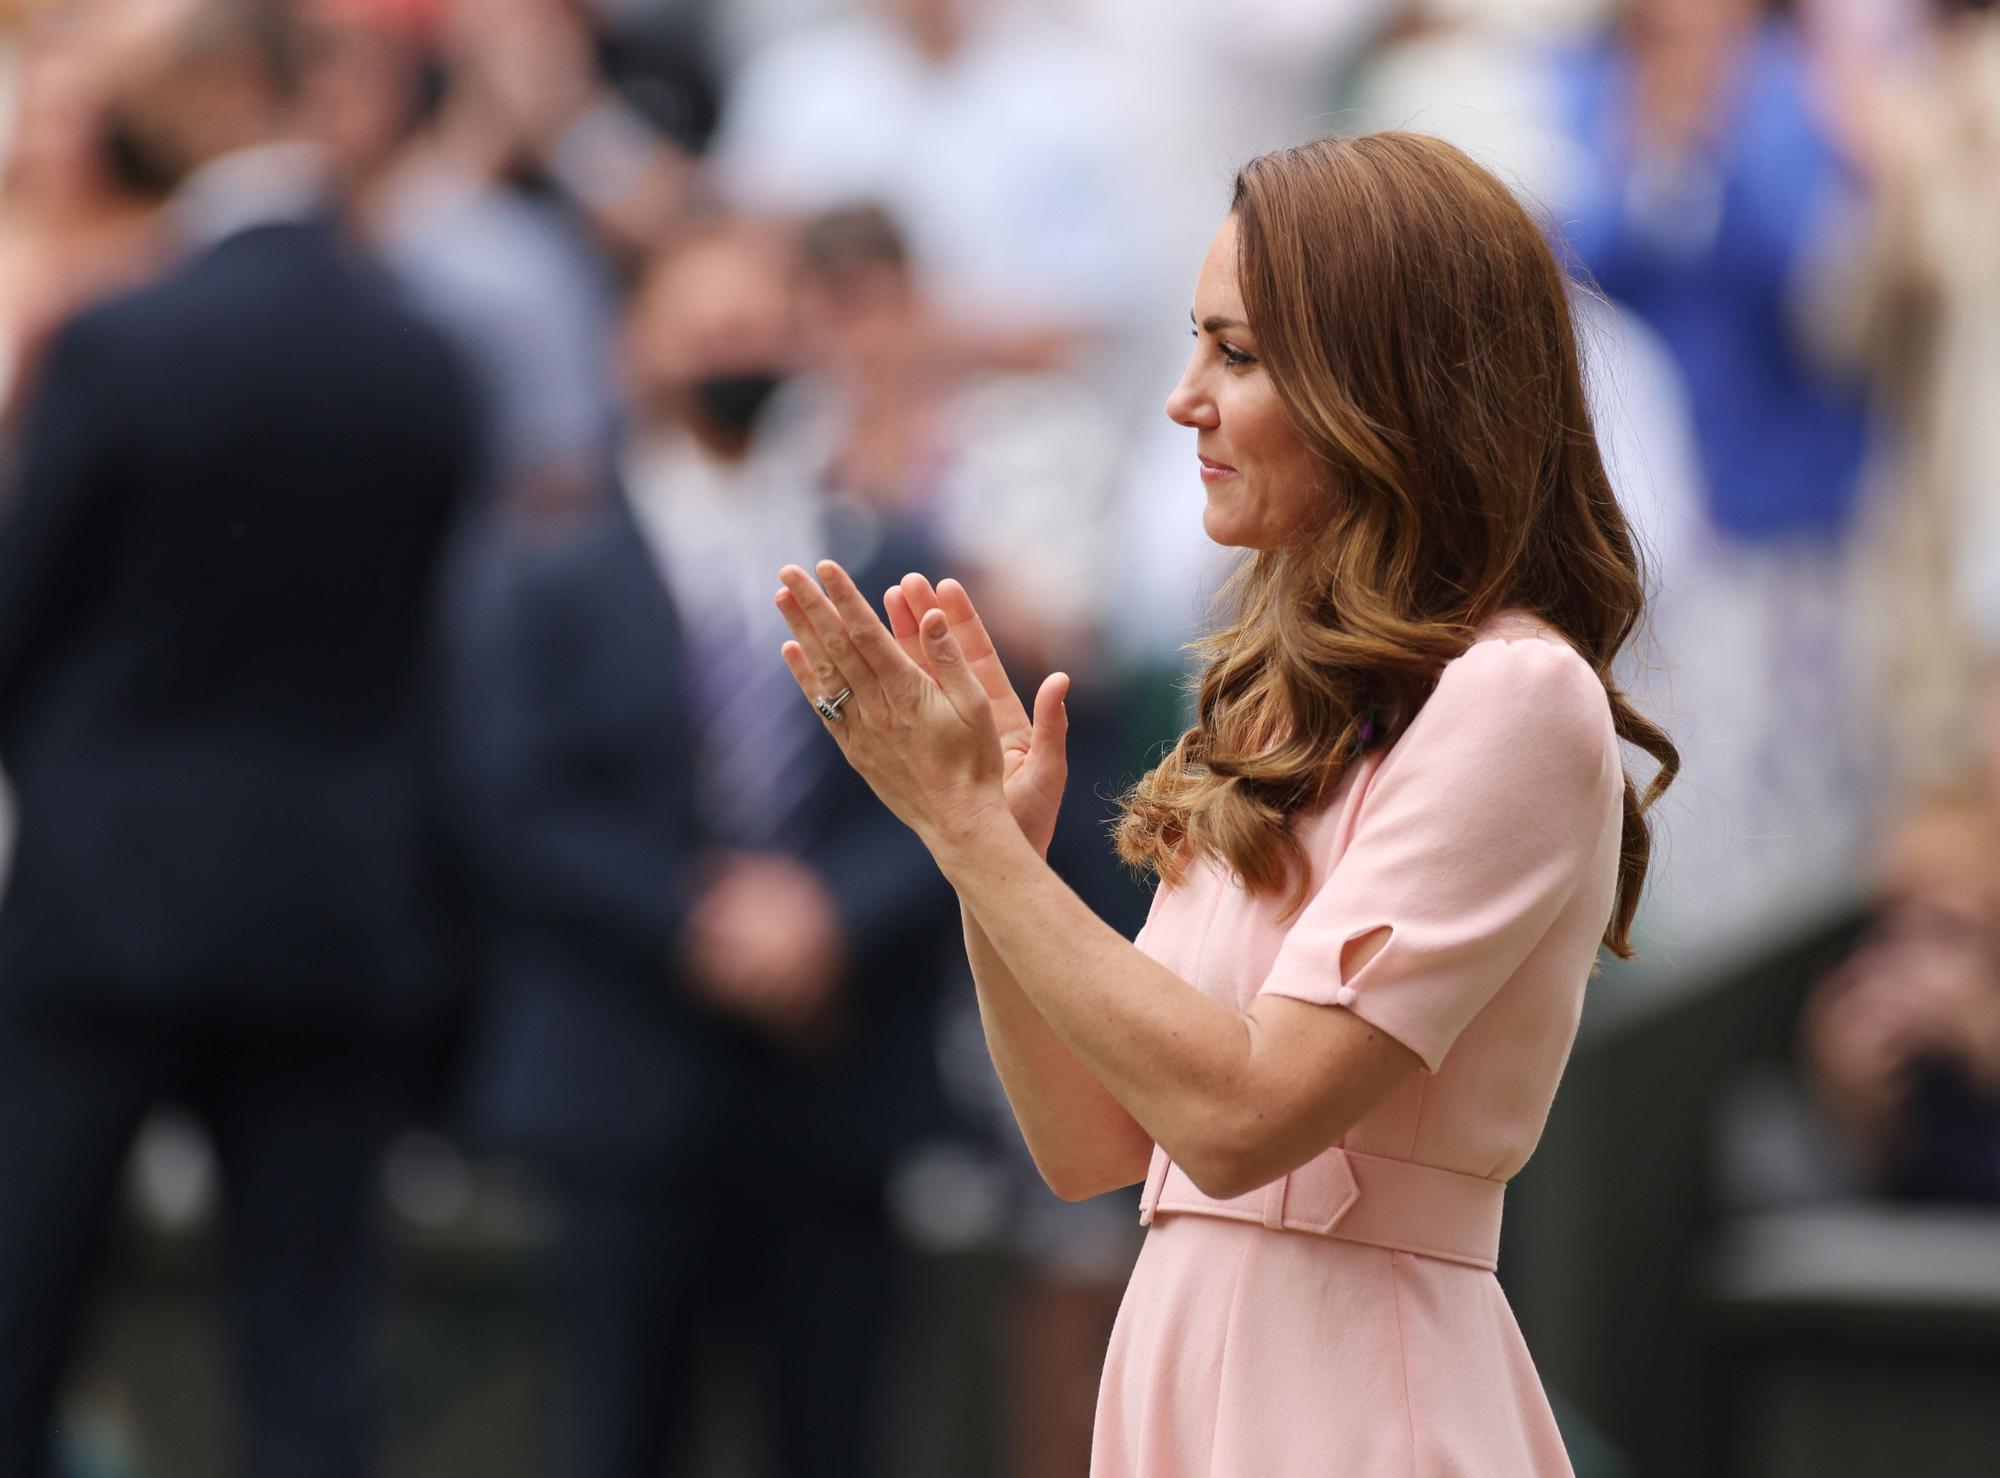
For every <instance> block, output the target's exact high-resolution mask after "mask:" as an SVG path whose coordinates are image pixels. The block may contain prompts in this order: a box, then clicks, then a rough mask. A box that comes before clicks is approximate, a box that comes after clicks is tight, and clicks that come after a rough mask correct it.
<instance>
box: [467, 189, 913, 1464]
mask: <svg viewBox="0 0 2000 1478" xmlns="http://www.w3.org/2000/svg"><path fill="white" fill-rule="evenodd" d="M630 311H631V317H630V324H629V329H628V336H627V338H628V351H627V356H626V357H627V361H628V375H629V380H630V383H631V388H632V391H633V396H634V400H635V403H636V406H637V418H636V420H637V425H636V427H635V431H634V435H633V437H632V441H631V444H630V445H629V446H628V448H627V449H626V451H625V454H624V456H623V459H622V461H623V483H624V492H625V495H626V496H625V497H624V498H623V499H621V500H619V501H617V502H616V503H615V504H614V505H613V506H612V507H611V508H610V509H608V510H607V511H606V513H605V515H604V516H603V518H602V519H600V520H599V521H597V522H596V523H595V524H593V525H592V526H591V527H590V528H589V529H588V530H586V531H584V532H583V533H581V534H580V535H579V536H578V537H577V538H575V539H574V540H571V541H567V542H565V543H564V544H562V545H560V546H557V547H552V548H547V549H543V550H540V551H535V552H532V553H530V554H529V555H528V556H527V557H526V558H525V559H524V560H523V561H522V563H521V565H520V567H519V570H518V573H517V576H516V578H515V580H514V583H513V587H512V595H511V597H510V599H508V600H507V601H506V602H504V603H503V604H502V606H501V608H500V609H501V613H502V614H501V619H500V621H499V622H498V623H496V624H495V626H494V627H493V628H492V629H490V630H489V631H487V632H486V633H485V635H484V640H483V641H482V642H481V643H480V645H479V648H478V649H477V650H476V651H475V652H474V654H473V656H472V666H471V667H470V669H469V671H470V672H471V674H472V676H473V681H472V682H471V684H470V685H469V687H468V692H467V697H468V700H469V701H468V705H467V708H466V717H467V727H466V741H465V742H466V745H467V755H468V761H467V762H468V763H469V764H470V765H471V766H473V768H474V770H475V772H476V774H477V775H478V777H479V783H480V787H481V794H482V800H481V804H480V805H479V807H478V817H479V822H480V826H481V828H482V831H481V838H482V839H481V843H480V851H481V856H482V863H483V872H484V874H485V876H486V878H487V884H488V888H489V890H490V893H489V897H490V902H491V904H492V920H493V941H492V942H493V950H492V956H491V961H490V969H491V989H490V992H489V996H488V1019H487V1022H486V1028H485V1031H484V1033H483V1046H482V1050H481V1052H480V1054H479V1068H478V1072H477V1074H476V1085H475V1090H474V1114H475V1118H476V1121H477V1122H478V1124H479V1125H480V1126H481V1129H482V1131H483V1133H484V1135H485V1136H486V1137H487V1138H488V1139H489V1140H491V1141H493V1142H497V1143H500V1144H504V1145H507V1146H510V1147H512V1148H514V1149H515V1150H517V1151H519V1152H521V1153H523V1154H525V1155H527V1156H528V1157H529V1158H530V1159H531V1160H532V1161H533V1162H535V1163H537V1164H539V1165H540V1166H541V1167H543V1168H544V1169H545V1170H546V1171H547V1172H549V1173H550V1175H551V1176H552V1178H553V1181H554V1185H555V1188H556V1190H557V1191H558V1195H559V1209H560V1212H561V1221H562V1227H561V1232H560V1235H559V1246H558V1250H557V1256H558V1260H559V1281H558V1287H559V1295H560V1303H559V1308H558V1316H559V1320H560V1324H561V1330H560V1342H561V1349H562V1362H561V1371H562V1374H561V1378H560V1396H561V1407H562V1431H563V1434H564V1435H563V1437H562V1439H561V1443H562V1449H563V1458H564V1460H565V1466H563V1467H562V1469H561V1471H565V1472H567V1473H570V1474H573V1475H575V1478H612V1475H616V1478H656V1475H657V1474H659V1473H660V1472H661V1471H662V1464H663V1463H670V1464H671V1465H672V1466H671V1469H670V1470H671V1471H675V1472H688V1471H694V1469H693V1468H691V1467H690V1466H689V1465H690V1464H691V1463H693V1462H694V1461H695V1459H694V1457H693V1455H692V1454H691V1453H690V1452H689V1451H688V1443H689V1438H690V1435H691V1428H692V1426H693V1415H694V1397H695V1395H696V1384H697V1382H696V1375H697V1372H698V1371H699V1370H700V1369H702V1368H703V1366H704V1364H706V1363H709V1360H710V1357H712V1356H714V1355H715V1354H716V1353H717V1352H718V1351H726V1350H728V1349H730V1348H731V1347H732V1346H735V1347H737V1348H741V1349H744V1350H746V1351H747V1353H748V1354H749V1356H750V1358H751V1361H752V1364H753V1366H754V1370H755V1373H756V1377H757V1378H756V1386H755V1392H754V1400H755V1402H756V1404H757V1407H758V1409H759V1411H760V1415H761V1419H760V1420H759V1422H758V1423H757V1425H758V1428H759V1430H760V1431H762V1432H764V1433H766V1434H768V1437H769V1451H768V1452H767V1454H766V1457H767V1463H768V1469H769V1471H772V1472H778V1473H788V1474H804V1473H871V1472H877V1471H880V1470H881V1461H882V1460H881V1457H880V1445H879V1444H880V1438H881V1433H880V1430H879V1427H880V1422H881V1419H882V1417H883V1415H884V1412H883V1396H884V1391H883V1389H882V1378H883V1375H884V1370H885V1357H886V1355H887V1352H888V1346H889V1341H890V1336H891V1333H892V1331H893V1330H894V1328H895V1327H896V1318H897V1310H898V1307H899V1303H898V1297H897V1294H898V1289H899V1284H900V1281H901V1273H902V1269H903V1262H904V1254H903V1252H902V1250H901V1248H900V1246H899V1244H898V1241H897V1239H896V1236H895V1234H894V1232H893V1230H892V1227H891V1223H890V1219H889V1216H888V1207H887V1199H886V1194H885V1189H886V1184H887V1180H888V1176H889V1170H890V1166H891V1164H892V1162H893V1159H894V1156H895V1155H896V1153H897V1152H898V1150H899V1149H900V1148H901V1147H902V1146H903V1145H905V1144H907V1143H908V1142H909V1141H910V1140H911V1139H912V1138H914V1137H916V1136H918V1135H921V1134H923V1133H925V1132H926V1131H927V1130H929V1129H930V1128H931V1127H932V1126H933V1125H934V1123H935V1121H936V1119H937V1117H938V1113H939V1096H938V1089H937V1084H936V1080H935V1073H934V1070H933V1067H932V1054H931V1049H930V1035H931V1033H930V1023H931V1020H932V1017H933V1014H934V1010H935V992H936V985H937V981H938V978H939V974H940V970H941V963H942V961H941V953H942V949H943V946H944V943H945V934H944V929H945V926H947V925H948V924H950V923H951V914H950V909H949V903H950V897H949V894H948V892H946V891H945V889H944V887H943V884H942V881H941V880H940V879H939V878H938V876H937V874H936V871H935V869H934V868H932V867H931V866H930V864H929V861H928V859H927V858H926V857H925V855H924V853H923V850H922V848H921V846H919V845H918V844H917V843H916V840H915V838H914V837H912V836H911V835H910V834H909V833H908V832H907V831H906V830H905V829H904V828H903V827H902V825H901V824H900V823H899V822H897V821H896V820H895V819H894V818H893V817H890V816H889V815H888V814H887V813H886V812H884V811H883V810H882V808H881V807H880V806H879V805H877V804H875V803H874V801H873V798H872V797H871V796H870V794H869V793H868V791H867V789H866V787H865V786H864V785H863V784H862V782H861V781H860V780H859V778H858V777H857V776H855V775H854V774H853V772H852V771H851V770H850V769H849V768H848V767H847V766H845V765H843V764H841V763H840V762H839V757H838V756H837V755H836V754H835V753H834V752H833V751H832V749H831V747H830V745H829V743H828V740H827V737H826V736H825V735H824V734H822V733H820V732H819V730H820V729H821V728H822V727H823V725H822V721H821V720H820V719H819V718H818V716H817V715H816V714H814V712H813V710H812V708H811V706H810V705H809V704H808V703H807V702H806V701H805V700H804V698H802V697H801V695H800V694H799V692H798V689H797V687H796V686H795V685H794V684H793V683H792V681H791V678H790V675H789V674H788V673H787V671H786V670H785V667H784V665H783V664H782V663H781V662H779V661H777V660H776V656H777V649H778V646H779V644H780V643H781V642H782V641H783V640H784V634H785V633H784V625H783V622H782V620H781V619H780V618H779V616H778V613H777V611H776V609H775V607H774V606H773V604H772V596H773V594H774V592H775V591H776V589H777V571H778V569H779V567H780V566H781V565H783V564H785V563H787V562H806V563H808V564H810V563H811V562H812V561H813V560H815V559H816V558H819V557H821V556H831V557H834V558H837V559H840V560H842V561H843V563H845V564H846V565H847V567H848V568H849V569H850V570H852V571H854V572H855V573H856V574H857V576H858V578H860V579H861V580H862V581H863V582H864V586H865V587H866V588H870V589H877V590H879V589H883V588H885V587H886V586H887V585H888V584H889V583H892V582H893V581H895V580H897V579H899V578H900V577H901V576H902V574H903V573H904V572H905V571H906V570H909V569H917V568H924V567H926V561H927V559H928V554H927V552H926V550H925V549H924V548H923V546H921V545H920V544H919V543H917V542H916V541H915V540H914V539H913V538H911V537H910V535H909V534H908V533H907V531H906V530H905V529H904V528H903V526H902V525H901V524H900V522H899V521H898V520H896V519H895V518H893V517H891V516H888V515H885V514H884V513H882V512H881V511H879V510H871V509H867V508H864V507H860V506H858V505H854V504H850V503H841V502H835V501H830V500H829V499H828V498H827V497H825V496H824V495H823V493H822V490H821V488H820V487H819V485H818V482H817V479H816V476H815V472H814V469H815V468H816V467H817V466H818V465H820V463H819V460H818V459H817V458H816V457H814V456H811V455H806V456H804V457H803V458H802V456H801V454H800V453H799V452H798V451H796V450H795V449H794V447H793V445H792V442H791V423H790V421H789V418H788V416H787V414H786V410H787V408H786V406H785V404H784V403H783V402H784V400H785V397H784V395H783V394H782V386H783V382H784V381H785V379H786V378H787V377H788V375H789V374H790V373H791V372H792V371H793V369H794V368H795V367H796V352H797V350H796V342H795V339H796V332H797V319H796V312H795V304H794V285H793V277H792V266H791V259H790V256H789V253H788V251H787V249H786V247H785V246H784V244H783V243H782V242H781V241H780V240H779V239H777V238H776V237H774V236H772V235H771V234H769V233H768V232H766V231H764V230H763V229H761V228H758V227H754V226H749V225H742V224H733V223H722V224H709V225H705V226H702V227H700V228H698V229H696V230H694V231H693V232H692V233H691V234H689V235H687V236H685V237H683V238H681V239H680V240H678V241H677V242H676V243H675V244H673V245H671V246H669V247H667V248H666V249H665V250H664V251H663V252H662V254H661V255H660V256H659V258H658V259H657V260H656V261H655V262H654V264H653V265H652V266H651V268H650V269H649V270H648V272H647V273H646V275H645V277H644V279H643V281H642V283H641V286H640V289H639V291H638V294H637V296H636V297H635V299H634V301H633V304H632V307H631V310H630ZM676 609H678V612H679V616H678V619H677V618H676V615H675V612H676Z"/></svg>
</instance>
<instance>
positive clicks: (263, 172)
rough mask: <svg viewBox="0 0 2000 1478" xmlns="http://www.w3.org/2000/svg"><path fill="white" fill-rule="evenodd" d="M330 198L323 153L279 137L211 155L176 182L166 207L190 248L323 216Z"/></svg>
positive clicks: (212, 244)
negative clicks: (273, 141)
mask: <svg viewBox="0 0 2000 1478" xmlns="http://www.w3.org/2000/svg"><path fill="white" fill-rule="evenodd" d="M330 198H331V192H330V181H329V175H328V170H327V165H326V157H325V155H324V154H323V153H321V151H320V150H319V149H318V148H316V147H315V146H314V145H312V144H307V143H301V142H298V141H296V140H280V141H278V142H275V143H269V144H254V145H252V146H251V147H249V148H247V149H237V150H234V151H232V152H230V153H228V154H222V155H218V156H217V157H216V158H214V159H211V160H210V161H209V162H208V163H206V164H204V165H202V166H201V168H199V169H197V170H196V171H195V172H194V173H193V174H191V175H189V176H188V177H187V178H186V179H185V180H183V181H182V182H181V187H180V188H179V189H178V190H176V191H175V192H174V198H173V200H172V201H171V203H170V206H169V208H170V210H171V211H172V213H173V216H174V219H175V221H176V222H177V223H178V224H179V226H180V230H181V235H182V237H183V239H184V240H186V242H187V243H188V244H189V245H190V246H193V247H209V246H214V245H215V244H216V243H217V242H220V241H222V240H224V239H225V238H226V237H230V236H234V235H236V234H237V233H238V232H239V231H247V230H249V229H250V228H251V227H252V226H266V225H271V224H273V223H276V222H297V221H309V220H314V219H317V218H319V217H322V216H324V215H325V214H326V211H327V206H328V201H329V200H330Z"/></svg>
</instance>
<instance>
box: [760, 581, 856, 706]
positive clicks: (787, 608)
mask: <svg viewBox="0 0 2000 1478" xmlns="http://www.w3.org/2000/svg"><path fill="white" fill-rule="evenodd" d="M773 599H774V600H775V602H776V604H777V607H778V614H779V615H781V616H783V617H784V618H785V625H787V626H788V627H790V628H791V631H792V636H793V640H792V641H790V642H787V643H786V646H787V647H796V648H797V649H798V658H799V665H798V666H793V665H792V662H791V659H790V658H787V659H786V666H788V667H791V668H792V676H793V678H794V679H796V680H797V682H798V685H799V687H800V688H801V689H802V690H803V691H804V693H805V695H806V697H807V698H808V699H814V698H819V697H828V698H830V697H832V696H833V695H834V694H836V693H838V692H839V691H840V690H841V689H842V688H845V687H849V686H851V685H852V682H851V679H850V678H849V677H848V676H847V674H846V672H845V671H843V670H842V668H841V666H840V664H839V663H837V662H835V661H834V660H833V658H832V656H831V655H829V654H828V652H827V650H826V643H824V642H823V641H821V640H820V636H819V631H818V629H817V628H816V627H815V626H814V625H813V624H812V622H811V621H809V620H807V619H806V613H805V611H804V610H803V609H802V608H801V607H800V605H799V603H798V601H797V599H796V598H795V597H794V596H793V595H792V592H791V591H789V590H780V591H779V592H778V593H777V595H776V596H775V597H773ZM779 650H780V652H781V653H782V652H783V650H784V648H780V649H779ZM802 669H803V670H802ZM856 696H857V697H859V696H860V695H859V691H858V690H857V692H856Z"/></svg>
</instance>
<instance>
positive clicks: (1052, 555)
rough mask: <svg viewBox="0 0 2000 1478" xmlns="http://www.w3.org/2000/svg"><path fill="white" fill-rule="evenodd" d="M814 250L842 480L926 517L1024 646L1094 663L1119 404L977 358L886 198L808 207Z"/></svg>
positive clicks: (810, 267)
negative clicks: (925, 277)
mask: <svg viewBox="0 0 2000 1478" xmlns="http://www.w3.org/2000/svg"><path fill="white" fill-rule="evenodd" d="M800 251H801V257H802V259H803V263H804V276H805V302H806V307H807V312H808V320H809V324H810V328H809V331H808V340H809V342H811V343H812V344H813V345H814V346H815V348H816V351H817V353H816V358H817V360H818V366H817V367H818V369H819V372H820V380H821V382H822V388H823V390H824V392H825V398H826V399H827V400H828V401H830V402H831V403H830V405H829V406H828V407H827V408H826V410H825V412H824V413H825V414H826V415H827V416H828V418H829V420H830V421H831V422H832V424H833V426H834V427H837V428H838V429H837V434H836V435H835V436H833V437H831V438H830V439H831V440H832V442H833V445H832V447H831V462H830V465H829V467H828V469H827V479H828V482H829V485H830V486H832V487H834V488H837V489H839V490H841V491H843V492H845V493H847V494H848V495H849V496H850V497H853V498H854V499H856V500H857V501H861V502H864V503H868V504H871V505H874V506H877V507H882V508H885V509H888V510H891V511H894V512H896V513H900V514H902V515H904V516H908V517H912V518H915V519H917V520H919V521H921V522H923V523H924V524H925V525H926V526H927V527H928V529H929V530H930V532H931V534H932V536H933V538H934V541H935V542H936V544H937V545H938V547H939V550H940V552H941V553H942V554H943V555H944V557H945V558H946V559H947V560H949V561H950V562H951V564H952V566H953V568H954V569H956V570H959V571H962V572H963V573H964V576H965V578H966V579H968V580H969V581H976V582H977V585H978V590H979V605H980V610H981V612H982V613H983V614H984V616H985V619H986V624H987V626H988V628H989V629H990V630H992V631H993V632H994V634H995V638H996V640H998V641H1000V642H1001V644H1002V645H1003V646H1004V647H1005V648H1006V649H1007V650H1008V651H1009V652H1010V653H1013V654H1014V655H1015V657H1016V660H1018V661H1019V662H1021V663H1023V664H1024V665H1025V666H1026V667H1032V668H1035V669H1036V670H1038V671H1047V670H1051V669H1053V668H1055V667H1064V666H1069V665H1072V664H1076V665H1082V664H1083V662H1084V661H1085V659H1086V655H1087V651H1088V649H1089V647H1090V646H1092V645H1093V644H1094V642H1095V640H1096V628H1097V626H1098V624H1099V622H1100V621H1101V619H1102V617H1103V615H1104V609H1103V605H1104V601H1105V599H1106V595H1107V592H1106V590H1105V587H1104V585H1103V582H1102V581H1101V580H1100V579H1099V578H1098V576H1099V574H1100V573H1101V572H1102V571H1103V570H1104V569H1105V567H1106V565H1107V564H1109V563H1110V554H1111V549H1110V531H1109V529H1108V528H1107V526H1106V521H1107V518H1108V516H1109V512H1110V510H1109V501H1110V497H1111V491H1112V485H1113V479H1114V477H1115V474H1116V472H1117V465H1118V460H1117V459H1118V453H1119V451H1120V447H1119V443H1118V439H1117V436H1116V428H1115V427H1114V426H1113V424H1112V423H1111V421H1110V418H1109V416H1108V414H1107V413H1106V412H1105V410H1104V409H1102V408H1101V407H1100V406H1099V405H1098V404H1097V402H1096V399H1095V397H1094V396H1093V395H1092V393H1091V391H1090V390H1089V388H1088V387H1086V386H1085V385H1082V384H1080V383H1078V381H1077V380H1076V379H1075V378H1073V377H1071V376H1069V375H1066V374H1063V373H1060V372H1057V371H1053V370H1008V369H995V368H990V367H988V366H986V365H984V364H981V363H979V362H977V361H976V360H968V359H967V358H966V357H965V356H964V355H963V354H962V353H961V346H960V343H959V341H958V340H957V339H956V337H955V336H954V335H953V334H952V332H951V330H950V329H949V328H948V327H947V326H946V325H944V324H943V323H941V322H940V321H939V317H938V314H937V312H936V310H935V308H934V306H933V304H932V302H931V300H930V294H929V292H928V290H927V287H928V284H926V283H924V282H922V281H920V280H919V277H918V274H917V271H916V269H915V267H914V265H913V264H912V263H911V261H910V258H909V253H908V249H907V245H906V243H905V240H904V237H903V233H902V231H901V229H900V227H899V225H898V223H897V222H896V221H895V220H894V219H893V218H892V217H891V216H890V215H889V213H888V212H887V211H885V210H883V209H881V208H880V207H878V206H870V205H860V206H852V207H847V208H844V209H838V210H834V211H831V212H829V213H826V214H824V215H820V216H817V217H815V218H813V219H811V220H809V221H807V222H806V223H805V224H804V226H803V229H802V231H801V233H800Z"/></svg>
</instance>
